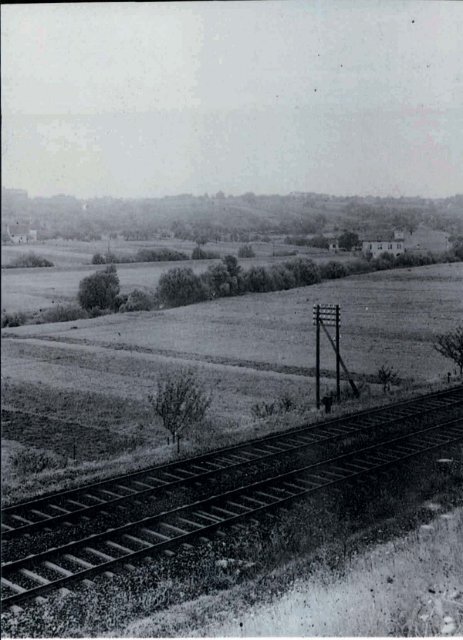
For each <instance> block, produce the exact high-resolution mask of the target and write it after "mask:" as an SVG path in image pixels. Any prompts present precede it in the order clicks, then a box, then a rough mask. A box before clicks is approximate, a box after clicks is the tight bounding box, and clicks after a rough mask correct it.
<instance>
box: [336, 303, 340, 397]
mask: <svg viewBox="0 0 463 640" xmlns="http://www.w3.org/2000/svg"><path fill="white" fill-rule="evenodd" d="M339 321H340V312H339V305H338V304H337V305H336V400H337V401H338V402H340V401H341V369H340V367H341V362H340V360H341V356H340V353H339Z"/></svg>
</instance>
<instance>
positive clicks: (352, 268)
mask: <svg viewBox="0 0 463 640" xmlns="http://www.w3.org/2000/svg"><path fill="white" fill-rule="evenodd" d="M347 269H348V271H349V273H368V272H369V271H371V266H370V263H369V262H367V261H366V260H353V261H352V262H349V264H348V265H347Z"/></svg>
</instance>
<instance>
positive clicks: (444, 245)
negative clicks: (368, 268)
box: [362, 227, 450, 258]
mask: <svg viewBox="0 0 463 640" xmlns="http://www.w3.org/2000/svg"><path fill="white" fill-rule="evenodd" d="M449 248H450V242H449V234H448V233H446V232H445V231H435V230H434V229H427V228H426V227H418V229H416V231H414V232H413V233H410V232H409V231H403V230H402V229H396V230H394V232H393V233H392V234H390V235H388V236H387V237H385V238H384V237H383V238H377V239H376V240H369V239H364V240H363V242H362V253H363V255H365V256H371V257H372V258H377V257H378V256H380V255H381V254H382V253H385V252H386V253H392V254H393V255H394V256H398V255H400V254H401V253H413V254H427V253H429V252H432V253H444V252H445V251H448V250H449Z"/></svg>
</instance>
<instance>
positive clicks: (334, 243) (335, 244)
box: [328, 238, 339, 253]
mask: <svg viewBox="0 0 463 640" xmlns="http://www.w3.org/2000/svg"><path fill="white" fill-rule="evenodd" d="M328 250H329V251H331V253H338V251H339V242H338V241H337V240H336V238H334V239H333V240H330V244H329V245H328Z"/></svg>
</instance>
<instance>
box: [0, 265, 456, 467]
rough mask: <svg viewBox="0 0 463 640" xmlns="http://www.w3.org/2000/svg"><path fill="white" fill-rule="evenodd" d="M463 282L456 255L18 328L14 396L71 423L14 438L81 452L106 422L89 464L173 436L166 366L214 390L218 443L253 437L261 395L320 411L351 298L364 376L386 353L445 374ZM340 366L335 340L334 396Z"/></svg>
mask: <svg viewBox="0 0 463 640" xmlns="http://www.w3.org/2000/svg"><path fill="white" fill-rule="evenodd" d="M462 287H463V266H462V265H461V264H458V263H454V264H446V265H433V266H428V267H421V268H415V269H402V270H395V271H384V272H377V273H373V274H366V275H362V276H356V277H354V276H352V277H349V278H345V279H341V280H331V281H328V282H324V283H322V284H319V285H315V286H311V287H304V288H300V289H293V290H290V291H283V292H275V293H266V294H248V295H245V296H242V297H235V298H222V299H219V300H216V301H212V302H207V303H200V304H196V305H192V306H188V307H181V308H177V309H170V310H164V311H158V312H139V313H130V314H121V315H117V314H116V315H111V316H104V317H100V318H95V319H92V320H78V321H74V322H67V323H59V324H49V325H25V326H22V327H18V328H16V329H5V330H3V331H2V333H3V340H2V377H3V383H4V384H3V386H4V388H3V391H4V398H3V402H4V403H6V404H7V405H10V406H14V407H16V408H19V409H22V408H24V409H26V410H29V411H36V412H38V413H41V414H43V415H49V416H53V417H55V418H57V419H58V420H57V421H56V422H53V423H52V424H51V426H50V428H49V429H48V430H47V429H44V428H43V426H41V421H34V420H31V421H29V423H28V424H27V425H26V426H27V428H26V427H24V428H21V427H20V426H19V425H18V423H17V422H15V421H13V422H12V423H10V424H8V425H6V426H5V428H4V436H5V437H6V438H8V439H10V440H12V441H18V442H21V443H22V444H30V443H32V442H33V443H34V445H35V446H37V447H39V448H44V449H51V450H54V451H56V452H57V453H59V454H60V455H63V454H64V455H70V451H71V450H72V440H73V438H74V437H76V436H77V438H78V440H79V439H88V433H87V431H88V429H99V430H100V434H99V436H98V437H97V440H98V447H96V448H95V452H94V455H93V456H92V452H91V451H90V450H89V447H81V448H80V450H79V452H78V458H79V459H80V460H84V459H94V458H97V457H98V455H100V454H101V455H103V456H104V455H106V454H108V455H109V453H114V447H113V445H114V444H115V443H117V442H120V443H121V444H122V445H123V443H124V442H125V440H124V438H127V437H129V438H130V437H135V436H136V440H137V443H138V444H141V443H143V442H150V443H151V444H155V443H162V444H165V435H164V434H165V432H163V430H162V428H161V426H160V425H156V426H155V427H153V426H151V425H153V421H154V423H155V420H154V418H153V415H152V412H151V410H150V408H149V404H148V402H147V397H148V395H149V394H150V393H152V392H153V391H154V390H155V387H156V383H157V380H158V379H159V377H162V376H163V375H164V374H165V372H166V371H175V370H178V368H179V367H192V368H194V369H195V370H196V372H197V375H198V377H199V378H200V379H201V380H202V381H203V382H204V384H205V386H206V387H207V388H208V389H210V390H211V391H212V392H213V404H212V407H211V424H213V425H214V426H213V427H212V426H209V427H206V429H207V430H209V429H211V431H210V437H213V438H214V443H215V444H219V443H224V442H225V441H226V438H227V434H229V436H228V437H236V435H237V434H238V433H241V431H243V435H244V433H245V432H247V434H248V435H249V437H250V436H251V435H254V434H255V431H254V425H253V424H252V422H253V419H252V414H251V407H252V405H253V404H255V403H256V402H260V401H265V402H272V401H275V400H278V398H279V397H281V396H282V395H284V394H289V395H290V396H291V397H292V398H293V399H294V400H295V402H296V403H297V405H298V406H300V407H304V406H305V407H306V408H307V407H313V402H314V383H313V377H312V376H313V368H314V364H315V355H314V351H315V344H314V343H315V336H314V328H313V326H312V305H313V304H315V303H317V302H325V303H336V302H338V303H340V304H341V308H342V331H341V349H342V355H343V357H344V359H345V361H346V364H347V366H348V367H349V368H350V370H351V372H352V373H353V375H354V377H356V378H357V380H359V379H362V378H364V379H365V377H366V379H367V380H368V381H371V380H372V379H373V377H372V376H373V375H374V373H375V372H376V371H377V369H378V368H379V367H380V366H381V365H382V364H385V363H386V364H389V365H392V366H394V367H395V369H396V370H397V371H398V372H399V374H400V376H401V377H402V378H404V379H405V380H407V381H409V382H413V381H414V382H415V383H419V382H420V381H421V382H423V383H424V382H426V381H430V380H439V379H442V377H443V376H445V374H446V372H447V371H453V368H452V366H451V363H450V362H448V361H446V360H445V359H444V358H442V357H441V356H440V355H439V354H438V353H437V352H435V350H434V349H433V346H432V345H433V340H434V337H435V335H436V334H437V333H439V332H443V331H446V330H450V329H453V328H454V327H455V326H456V324H458V319H459V318H461V317H462V312H463V302H462V299H461V295H460V293H461V290H462ZM334 366H335V362H334V354H333V353H332V351H331V348H330V347H329V345H328V343H327V340H326V339H325V338H324V337H323V336H322V368H323V370H324V376H325V377H324V378H323V379H322V393H323V392H325V391H326V390H327V389H328V388H331V389H332V388H333V386H334V380H333V375H334ZM300 419H301V418H299V420H300ZM66 421H71V422H73V423H74V424H73V425H72V424H68V422H66ZM76 423H77V424H76ZM79 424H80V425H82V426H81V427H80V426H79ZM155 424H156V423H155ZM111 434H113V440H114V442H112V443H111ZM212 434H213V435H212ZM233 434H234V435H233ZM139 436H140V437H139ZM191 437H193V438H196V437H197V436H195V435H194V434H193V435H192V436H191ZM198 437H200V439H202V440H204V439H205V438H206V439H207V438H208V433H206V432H203V433H201V434H199V436H198ZM209 444H211V443H209ZM90 449H91V448H90ZM122 449H123V447H122ZM97 450H98V451H97Z"/></svg>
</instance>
